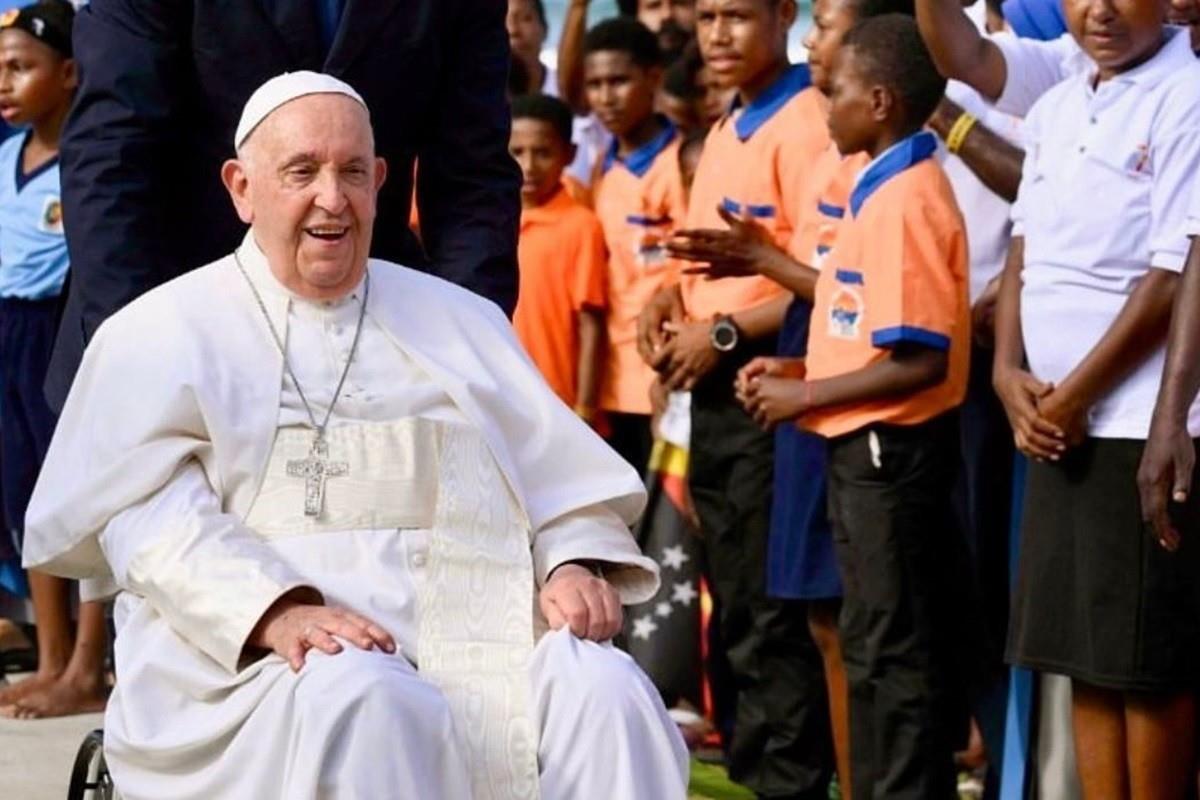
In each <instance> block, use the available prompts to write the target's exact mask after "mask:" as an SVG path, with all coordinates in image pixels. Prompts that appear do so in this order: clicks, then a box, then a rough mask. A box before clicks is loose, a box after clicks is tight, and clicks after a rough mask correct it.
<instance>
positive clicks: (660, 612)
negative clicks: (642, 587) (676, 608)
mask: <svg viewBox="0 0 1200 800" xmlns="http://www.w3.org/2000/svg"><path fill="white" fill-rule="evenodd" d="M654 614H655V616H659V617H662V618H663V619H666V618H667V617H669V616H671V604H670V603H668V602H666V601H665V600H664V601H663V602H661V603H659V604H658V605H656V606H655V607H654Z"/></svg>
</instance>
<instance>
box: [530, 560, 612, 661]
mask: <svg viewBox="0 0 1200 800" xmlns="http://www.w3.org/2000/svg"><path fill="white" fill-rule="evenodd" d="M538 604H539V605H540V606H541V608H542V613H543V614H544V615H545V616H546V621H547V622H549V623H550V628H551V629H552V630H559V629H560V628H562V627H563V626H569V627H570V628H571V633H573V634H575V635H576V636H578V637H579V638H580V639H591V640H592V641H593V642H603V641H607V640H608V639H611V638H613V637H614V636H616V635H617V633H618V632H620V630H621V625H622V623H623V622H624V612H623V611H622V610H621V597H620V595H618V594H617V590H616V589H614V588H613V586H612V584H611V583H609V582H608V581H606V580H604V578H601V577H598V576H596V575H593V574H592V572H591V571H590V570H588V569H587V568H586V567H582V566H580V565H579V564H563V565H562V566H561V567H558V568H557V569H555V570H554V572H552V573H550V580H548V581H547V582H546V585H545V586H544V587H542V592H541V594H540V595H539V596H538Z"/></svg>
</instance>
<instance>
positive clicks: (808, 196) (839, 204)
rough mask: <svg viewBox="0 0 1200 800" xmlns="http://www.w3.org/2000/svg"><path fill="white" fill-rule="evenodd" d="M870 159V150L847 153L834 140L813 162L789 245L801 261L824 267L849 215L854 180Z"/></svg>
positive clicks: (808, 264)
mask: <svg viewBox="0 0 1200 800" xmlns="http://www.w3.org/2000/svg"><path fill="white" fill-rule="evenodd" d="M870 161H871V159H870V158H869V157H868V156H867V154H866V153H855V154H854V155H850V156H843V155H842V154H841V153H839V152H838V149H837V145H835V144H833V143H832V142H830V144H829V146H828V147H827V148H825V150H824V152H822V153H821V155H820V157H819V158H818V159H817V163H816V164H814V165H813V168H812V177H811V178H810V179H809V181H808V184H807V190H808V191H807V192H806V193H805V195H804V197H803V202H802V203H801V206H800V209H799V212H798V213H799V218H798V220H797V222H796V230H795V233H794V234H793V235H792V241H791V243H790V244H789V245H788V252H789V253H790V254H791V255H792V257H793V258H795V259H796V260H797V261H799V262H800V263H801V264H805V265H807V266H810V267H812V268H813V269H816V270H820V269H821V265H822V264H823V263H824V261H825V256H827V255H829V251H831V250H832V249H833V245H834V242H835V241H836V240H837V233H838V229H839V228H840V227H841V224H842V220H843V219H845V218H846V206H847V205H848V204H849V203H850V190H851V189H852V188H853V187H854V179H855V178H857V177H858V174H859V173H860V172H862V171H863V169H864V168H865V167H866V166H867V164H868V163H869V162H870Z"/></svg>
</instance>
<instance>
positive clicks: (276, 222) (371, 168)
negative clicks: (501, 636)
mask: <svg viewBox="0 0 1200 800" xmlns="http://www.w3.org/2000/svg"><path fill="white" fill-rule="evenodd" d="M221 175H222V178H223V179H224V181H225V185H226V187H227V188H228V189H229V191H230V194H231V196H232V197H233V200H234V205H235V206H236V207H237V210H238V215H239V216H240V217H241V218H242V220H243V221H244V222H247V223H249V224H250V226H251V229H252V230H253V232H254V238H255V240H256V241H257V242H258V246H259V247H260V248H262V251H263V253H265V254H266V256H267V261H268V262H269V263H270V265H271V271H272V272H273V273H274V274H275V276H276V277H277V278H278V279H279V281H280V282H281V283H282V284H283V285H284V286H286V287H287V288H289V289H291V290H292V291H294V292H296V293H297V294H299V295H301V296H303V297H309V298H312V299H317V300H330V299H336V298H339V297H342V296H344V295H346V294H347V293H349V292H350V291H352V290H353V289H354V287H355V286H357V285H358V282H359V281H360V280H361V279H362V276H363V272H364V271H365V270H366V266H367V257H368V254H369V253H370V250H371V233H372V229H373V227H374V223H375V201H376V196H377V195H378V192H379V187H380V186H382V185H383V181H384V178H385V177H386V175H387V167H386V165H385V164H384V162H383V159H381V158H376V156H375V143H374V139H373V136H372V133H371V123H370V120H369V119H368V117H367V113H366V110H365V109H363V107H362V106H361V105H359V104H358V103H357V102H356V101H354V100H352V99H350V98H349V97H345V96H343V95H337V94H314V95H308V96H305V97H300V98H297V99H296V100H292V101H291V102H288V103H285V104H284V105H283V106H281V107H279V108H278V109H276V110H275V111H273V112H271V114H270V115H269V116H268V117H267V118H266V119H264V120H263V121H262V123H260V124H259V126H258V128H257V129H256V130H255V131H254V132H253V133H251V135H250V138H249V139H247V141H246V142H245V144H243V146H242V149H241V150H240V151H239V157H238V159H237V160H234V161H229V162H226V164H225V167H224V168H223V169H222V173H221Z"/></svg>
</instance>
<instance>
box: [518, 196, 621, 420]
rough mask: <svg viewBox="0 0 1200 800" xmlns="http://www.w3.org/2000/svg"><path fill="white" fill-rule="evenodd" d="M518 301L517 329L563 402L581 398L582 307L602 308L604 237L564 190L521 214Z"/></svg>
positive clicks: (580, 206)
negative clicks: (580, 345)
mask: <svg viewBox="0 0 1200 800" xmlns="http://www.w3.org/2000/svg"><path fill="white" fill-rule="evenodd" d="M517 262H518V263H519V264H520V272H521V281H520V299H519V300H518V301H517V308H516V311H515V312H514V313H513V328H514V329H515V330H516V332H517V338H519V339H520V340H521V344H523V345H524V346H525V350H526V352H528V353H529V356H530V358H532V359H533V363H534V364H536V365H537V368H538V369H539V370H540V371H541V373H542V375H543V377H545V379H546V383H548V384H550V388H551V389H553V390H554V393H555V394H557V395H558V396H559V397H560V398H562V401H563V402H564V403H566V404H567V405H569V406H574V405H575V404H576V402H577V400H578V395H577V390H578V386H577V383H578V377H579V329H578V324H577V321H576V316H577V315H578V313H579V312H580V311H581V310H582V309H583V308H584V307H592V308H597V309H602V308H604V262H605V253H604V234H603V233H602V232H601V230H600V223H599V222H598V221H597V219H596V215H595V214H593V213H592V212H591V211H589V210H588V209H587V208H586V207H584V206H583V205H581V204H580V203H578V202H576V201H575V200H574V199H572V198H571V196H570V194H569V193H568V192H567V190H566V189H565V188H564V189H563V190H562V191H560V192H558V194H556V195H554V197H553V198H551V199H550V201H549V202H547V203H546V204H545V205H543V206H540V207H538V208H531V209H526V210H525V211H523V212H522V213H521V237H520V239H519V241H518V244H517Z"/></svg>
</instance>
